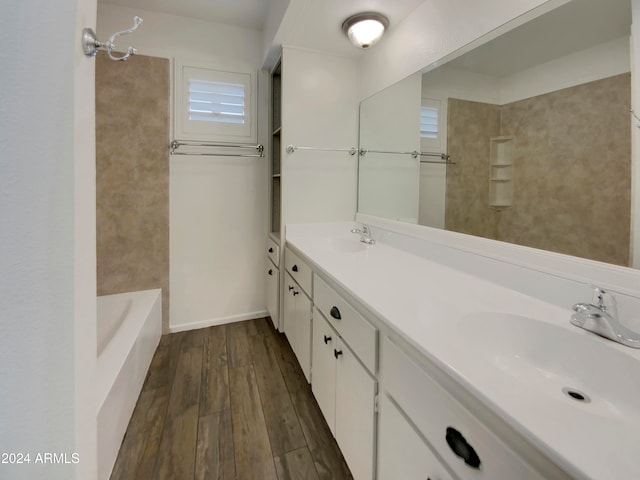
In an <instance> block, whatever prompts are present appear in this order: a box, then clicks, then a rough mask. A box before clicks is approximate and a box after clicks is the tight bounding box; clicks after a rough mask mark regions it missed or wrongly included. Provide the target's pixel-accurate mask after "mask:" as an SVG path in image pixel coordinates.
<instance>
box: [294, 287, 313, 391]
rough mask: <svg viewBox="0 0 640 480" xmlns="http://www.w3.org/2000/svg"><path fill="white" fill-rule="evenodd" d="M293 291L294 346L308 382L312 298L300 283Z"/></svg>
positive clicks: (309, 374)
mask: <svg viewBox="0 0 640 480" xmlns="http://www.w3.org/2000/svg"><path fill="white" fill-rule="evenodd" d="M293 293H294V295H295V317H294V318H295V320H294V321H295V322H296V327H295V337H294V338H295V340H294V343H293V344H292V347H293V351H294V352H295V354H296V357H298V363H300V366H301V367H302V371H303V372H304V376H305V377H306V378H307V382H311V300H310V299H309V297H307V295H306V294H305V293H304V292H303V291H302V289H301V288H300V287H299V286H298V285H296V286H295V289H294V290H293Z"/></svg>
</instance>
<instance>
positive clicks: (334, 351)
mask: <svg viewBox="0 0 640 480" xmlns="http://www.w3.org/2000/svg"><path fill="white" fill-rule="evenodd" d="M340 355H342V350H336V349H335V348H334V349H333V356H334V357H336V358H338V357H339V356H340Z"/></svg>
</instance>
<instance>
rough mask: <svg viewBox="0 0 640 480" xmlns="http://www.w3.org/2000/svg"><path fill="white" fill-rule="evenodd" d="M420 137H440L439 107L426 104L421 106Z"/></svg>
mask: <svg viewBox="0 0 640 480" xmlns="http://www.w3.org/2000/svg"><path fill="white" fill-rule="evenodd" d="M414 131H415V130H414ZM420 137H421V138H433V139H436V138H438V109H437V108H436V107H428V106H425V105H422V106H421V107H420Z"/></svg>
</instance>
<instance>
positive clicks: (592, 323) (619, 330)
mask: <svg viewBox="0 0 640 480" xmlns="http://www.w3.org/2000/svg"><path fill="white" fill-rule="evenodd" d="M605 297H607V298H608V299H610V302H609V306H607V305H606V304H605ZM593 298H594V303H576V304H575V305H574V306H573V307H572V308H573V311H574V312H575V313H574V314H573V315H571V323H572V324H573V325H575V326H576V327H580V328H584V329H585V330H588V331H590V332H593V333H595V334H597V335H600V336H602V337H605V338H608V339H610V340H613V341H614V342H618V343H621V344H623V345H626V346H628V347H633V348H640V334H638V333H636V332H634V331H632V330H629V329H628V328H627V327H625V326H624V325H622V324H621V323H620V322H619V321H618V306H617V303H616V298H615V297H614V296H613V295H612V294H611V293H609V292H606V291H605V290H603V289H602V288H599V287H594V289H593Z"/></svg>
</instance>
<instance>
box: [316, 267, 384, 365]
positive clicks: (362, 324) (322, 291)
mask: <svg viewBox="0 0 640 480" xmlns="http://www.w3.org/2000/svg"><path fill="white" fill-rule="evenodd" d="M313 301H314V304H315V305H316V307H318V310H320V312H322V314H323V315H324V316H325V318H326V319H327V320H328V321H329V323H330V324H331V325H332V326H333V328H335V329H336V331H337V332H338V333H339V334H340V336H341V337H342V338H343V339H344V340H345V342H346V343H347V344H348V345H349V347H350V348H351V350H353V351H354V353H355V354H356V355H357V356H358V358H359V359H360V361H361V362H362V363H363V364H364V365H365V366H366V367H367V368H368V369H369V371H370V372H372V373H375V371H376V346H377V333H378V331H377V330H376V328H375V327H374V326H373V325H371V324H370V323H369V322H368V321H367V320H365V319H364V317H363V316H362V315H360V314H359V313H358V312H356V311H355V309H354V308H353V307H352V306H351V305H349V304H348V303H347V301H346V300H344V299H343V298H342V297H341V296H340V295H338V294H337V293H336V292H335V290H333V289H332V288H331V287H330V286H329V285H327V284H326V283H325V282H324V281H323V280H322V279H321V278H320V277H318V276H317V275H316V276H315V277H314V284H313Z"/></svg>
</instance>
